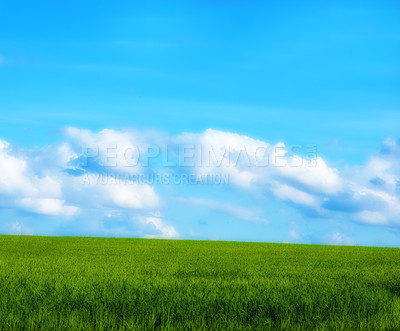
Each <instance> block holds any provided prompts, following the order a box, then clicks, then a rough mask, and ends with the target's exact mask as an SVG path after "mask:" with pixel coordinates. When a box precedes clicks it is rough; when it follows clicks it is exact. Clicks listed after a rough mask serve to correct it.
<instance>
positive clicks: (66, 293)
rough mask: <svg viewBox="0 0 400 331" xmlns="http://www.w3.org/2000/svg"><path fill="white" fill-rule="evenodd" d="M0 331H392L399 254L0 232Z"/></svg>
mask: <svg viewBox="0 0 400 331" xmlns="http://www.w3.org/2000/svg"><path fill="white" fill-rule="evenodd" d="M0 329H1V330H20V329H28V330H29V329H30V330H38V329H52V330H55V329H57V330H66V329H68V330H70V329H82V330H83V329H85V330H117V329H122V330H124V329H127V330H130V329H134V330H152V329H163V330H164V329H167V330H168V329H177V330H191V329H204V330H237V329H247V330H251V329H260V330H265V329H289V330H291V329H293V330H300V329H301V330H303V329H308V330H309V329H315V330H332V329H334V330H355V329H371V330H400V249H394V248H367V247H340V246H311V245H288V244H262V243H243V242H213V241H208V242H207V241H179V240H150V239H108V238H107V239H106V238H104V239H102V238H66V237H64V238H54V237H28V236H0Z"/></svg>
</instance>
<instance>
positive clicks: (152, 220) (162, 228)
mask: <svg viewBox="0 0 400 331" xmlns="http://www.w3.org/2000/svg"><path fill="white" fill-rule="evenodd" d="M142 222H143V223H144V224H145V225H146V230H147V231H146V232H145V235H144V237H145V238H164V239H177V238H179V234H178V232H177V231H176V230H175V228H174V227H173V226H171V225H166V224H164V222H163V220H162V219H161V218H160V217H154V216H151V217H145V218H143V219H142ZM149 232H150V233H149ZM151 232H152V233H151Z"/></svg>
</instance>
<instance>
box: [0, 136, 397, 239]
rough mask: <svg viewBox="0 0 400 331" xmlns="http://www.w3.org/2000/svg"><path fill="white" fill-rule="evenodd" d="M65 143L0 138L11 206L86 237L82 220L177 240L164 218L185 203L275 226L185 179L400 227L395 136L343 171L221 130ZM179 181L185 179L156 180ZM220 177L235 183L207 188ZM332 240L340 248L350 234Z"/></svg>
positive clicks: (312, 212) (310, 149) (301, 149)
mask: <svg viewBox="0 0 400 331" xmlns="http://www.w3.org/2000/svg"><path fill="white" fill-rule="evenodd" d="M64 137H65V138H64V141H63V142H62V143H60V144H55V145H52V146H47V147H43V148H35V149H30V150H23V149H18V146H10V144H9V143H8V142H6V141H0V201H1V202H0V204H1V207H2V209H3V210H8V211H12V212H13V213H15V215H17V216H16V217H23V218H24V219H27V218H28V219H29V217H31V218H32V217H35V215H39V216H40V217H44V218H45V220H46V222H62V224H63V227H66V226H68V225H65V224H68V222H70V223H71V224H72V223H73V224H75V225H74V226H75V229H76V231H77V233H78V234H79V226H78V225H76V222H77V220H79V224H80V225H81V226H82V228H87V229H88V230H87V231H89V234H90V231H91V230H90V229H96V230H93V231H94V232H93V233H94V234H97V235H98V234H104V235H117V236H140V237H151V238H156V237H161V238H178V237H181V236H180V234H179V233H178V232H179V229H177V228H176V225H175V224H173V223H174V221H173V220H170V219H165V218H164V217H163V213H164V210H165V209H167V208H168V207H169V206H168V204H171V203H172V204H173V203H174V201H178V200H179V201H180V203H184V204H187V205H192V206H195V207H196V208H203V209H210V210H214V211H218V212H220V213H224V214H226V215H230V217H234V218H236V219H238V220H241V221H243V222H247V221H252V222H260V223H264V224H265V226H268V223H269V222H270V217H269V215H262V214H259V213H258V212H255V211H253V210H251V209H250V208H248V207H246V206H245V205H240V204H239V205H238V204H235V203H232V202H230V201H226V200H224V197H222V198H221V197H220V198H216V199H214V198H209V197H207V196H206V197H205V198H204V197H199V196H196V193H195V191H194V190H190V187H189V186H190V185H189V184H188V182H187V181H183V180H181V181H179V179H182V178H186V179H187V178H191V179H194V180H195V182H196V183H199V184H201V185H203V187H205V188H206V190H208V191H207V192H210V193H209V196H210V197H212V196H213V191H214V190H215V186H216V185H225V186H227V187H230V188H232V189H234V190H236V191H238V192H241V194H243V196H254V195H265V196H272V197H273V198H274V199H276V200H277V201H280V202H282V203H284V204H287V205H288V206H290V208H294V209H295V210H297V211H298V212H299V213H301V214H302V215H304V217H305V218H307V217H314V218H320V219H321V220H322V221H323V220H324V219H332V218H335V217H336V216H337V215H345V217H346V218H348V220H349V222H358V223H363V224H370V225H371V224H373V225H375V226H391V227H398V226H400V218H399V215H400V200H399V197H400V162H399V161H400V145H399V143H398V142H396V141H395V140H393V139H388V140H386V141H385V142H384V143H383V146H382V149H381V151H380V152H379V153H376V154H375V155H373V156H371V158H370V160H369V161H368V162H367V163H366V164H363V165H359V166H353V167H350V166H349V167H344V168H343V169H335V168H333V167H331V166H329V162H328V161H327V160H324V159H323V158H321V157H320V156H318V155H317V153H316V149H315V146H296V147H295V148H293V147H292V148H288V147H287V146H286V145H285V144H284V143H283V142H278V143H275V144H270V143H269V142H265V141H261V140H258V139H254V138H251V137H247V136H244V135H239V134H236V133H232V132H224V131H218V130H213V129H208V130H206V131H204V132H202V133H182V134H180V135H178V136H173V137H171V136H165V135H163V134H160V133H152V134H149V133H143V132H138V131H135V130H121V131H116V130H110V129H104V130H102V131H99V132H92V131H90V130H82V129H78V128H66V129H65V130H64ZM171 176H175V177H174V178H178V180H177V181H176V180H175V181H174V182H164V183H163V181H154V178H156V177H157V178H170V177H171ZM184 176H186V177H184ZM217 176H219V177H218V178H227V179H228V180H227V181H226V182H224V183H220V182H219V183H216V182H215V181H214V182H213V181H211V182H207V183H205V182H204V179H205V178H214V179H215V178H217ZM139 178H140V179H141V180H138V179H139ZM143 179H144V180H143ZM151 179H153V180H151ZM174 185H175V186H180V187H182V186H188V187H189V188H188V190H187V191H186V193H185V194H186V195H185V196H184V197H182V196H181V195H179V194H177V196H175V197H174V194H176V191H174V189H173V188H172V189H170V190H169V191H168V192H169V193H166V189H165V186H167V187H171V186H174ZM163 186H164V187H163ZM206 195H207V194H206ZM171 197H172V198H175V200H174V199H171ZM18 215H19V216H18ZM21 215H22V216H21ZM89 219H90V220H89ZM88 224H90V226H87V225H88ZM9 228H10V229H11V230H10V232H13V231H14V230H15V231H14V232H18V231H19V232H21V231H22V230H21V229H22V228H23V224H22V223H21V220H19V219H18V220H16V221H15V222H11V223H9ZM28 228H29V232H35V229H33V230H32V229H31V228H30V227H29V226H28ZM3 229H4V227H3ZM12 229H14V230H12ZM16 230H18V231H16ZM3 231H4V230H3ZM39 232H40V231H39ZM332 238H333V239H334V240H333V239H332V240H333V241H336V242H340V240H338V238H341V235H339V234H337V233H335V235H334V236H333V237H332ZM346 240H347V239H346ZM342 241H343V240H342ZM348 241H350V239H349V240H348Z"/></svg>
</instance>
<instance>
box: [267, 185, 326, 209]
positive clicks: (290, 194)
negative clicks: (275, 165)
mask: <svg viewBox="0 0 400 331" xmlns="http://www.w3.org/2000/svg"><path fill="white" fill-rule="evenodd" d="M271 191H272V193H274V194H275V196H277V197H278V198H279V199H282V200H289V201H291V202H294V203H297V204H300V205H305V206H309V207H317V206H318V203H317V199H316V197H314V196H312V195H311V194H309V193H306V192H303V191H300V190H297V189H295V188H293V187H291V186H288V185H284V184H283V185H281V184H279V183H277V184H276V186H273V187H272V188H271Z"/></svg>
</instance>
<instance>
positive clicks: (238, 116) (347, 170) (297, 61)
mask: <svg viewBox="0 0 400 331" xmlns="http://www.w3.org/2000/svg"><path fill="white" fill-rule="evenodd" d="M399 15H400V5H399V4H398V2H396V1H357V2H356V1H354V2H351V3H350V2H345V1H320V2H317V1H304V2H301V3H300V2H297V1H283V2H282V1H281V2H278V1H276V2H273V1H271V2H261V1H260V2H258V1H174V2H165V1H163V2H162V1H160V2H156V1H121V2H118V4H116V3H112V2H106V1H65V2H60V1H7V0H5V1H1V2H0V140H1V142H2V143H1V145H0V146H2V147H1V149H0V151H1V153H0V162H1V163H0V208H1V209H0V214H1V220H2V221H0V232H2V233H33V234H51V235H96V236H97V235H98V236H134V237H149V236H150V237H165V238H167V237H177V238H186V239H221V240H254V241H273V242H301V243H326V244H359V245H386V246H400V239H399V238H400V237H399V234H400V233H399V232H400V231H399V227H400V202H399V199H400V193H399V192H400V184H399V183H400V169H399V163H400V162H399V161H400V152H399V151H400V147H399V142H398V139H399V138H400V133H399V131H400V93H399V91H400V62H399V59H400V21H399V20H398V17H399ZM280 143H283V144H284V145H285V146H286V150H287V153H286V154H285V155H284V160H285V162H286V163H287V165H286V167H284V169H281V168H280V167H274V166H273V165H270V166H268V167H262V169H261V170H260V169H259V168H260V167H255V166H254V162H253V163H251V164H250V165H246V164H244V163H243V160H241V161H240V160H239V161H238V162H236V163H234V164H233V163H229V162H228V163H226V164H224V165H223V166H218V167H215V166H213V167H208V168H206V169H203V168H204V167H201V165H200V164H199V162H200V161H199V159H198V155H197V154H196V156H195V161H196V162H195V163H194V165H190V166H188V165H183V166H182V165H177V166H173V167H171V166H167V165H166V164H165V160H164V159H163V156H165V155H166V154H168V153H167V151H166V146H168V148H169V149H170V150H172V151H173V153H172V154H171V157H172V158H176V159H179V157H181V155H180V154H181V146H183V145H185V144H186V145H191V146H196V148H195V150H196V151H198V147H199V146H201V147H202V148H205V149H206V150H210V149H213V148H214V147H216V146H218V148H219V151H221V150H223V149H226V148H228V149H229V150H231V149H232V148H233V150H234V151H233V152H232V151H231V152H232V155H236V154H237V153H239V154H240V151H246V152H247V151H248V150H253V151H254V150H255V149H257V148H260V147H262V146H264V147H265V146H266V145H265V144H267V145H268V146H269V147H268V150H269V153H272V154H274V153H275V152H276V148H277V146H278V149H279V148H280V147H279V146H281V145H279V144H280ZM112 146H117V151H116V153H117V154H118V158H117V159H116V161H117V162H116V165H115V166H109V165H105V164H104V161H105V159H104V157H103V156H104V155H103V154H104V153H105V152H106V151H107V148H110V147H112ZM148 146H153V147H157V148H158V149H159V151H160V155H159V157H157V158H154V160H152V162H151V163H152V165H151V166H150V167H146V166H143V164H142V165H139V166H138V167H137V168H134V169H133V168H132V167H128V168H127V169H125V168H124V164H123V163H124V161H126V159H125V160H122V159H120V158H119V157H120V156H121V155H122V154H123V153H122V151H123V150H124V148H125V151H126V148H128V149H129V148H131V147H135V148H136V147H137V148H139V149H140V151H141V153H142V155H143V156H146V155H147V156H148V152H149V151H148ZM307 146H316V151H317V156H318V157H319V159H318V160H317V161H318V162H317V165H315V166H303V167H294V166H293V162H294V161H293V160H294V157H302V158H303V159H302V160H303V161H306V159H307V155H306V154H307ZM88 147H94V148H96V149H97V150H96V151H97V152H96V155H94V154H91V155H88V153H86V154H85V151H86V152H87V148H88ZM120 152H121V153H120ZM235 153H236V154H235ZM272 154H271V155H272ZM274 155H275V154H274ZM253 156H254V155H253ZM250 157H251V155H250ZM144 158H145V157H144ZM82 160H86V161H87V160H89V161H90V162H87V163H86V165H85V164H83V163H82ZM253 161H254V160H253ZM288 164H291V166H288ZM303 165H304V163H303ZM204 171H207V172H208V174H211V175H212V176H216V175H218V176H220V175H222V176H227V177H229V183H228V184H224V185H215V183H214V184H205V183H201V184H195V185H193V184H188V183H184V179H183V178H184V177H183V176H184V175H185V176H186V175H193V176H200V175H201V174H202V173H204ZM138 173H142V174H145V175H146V176H147V177H146V182H145V183H135V179H133V178H132V176H133V174H138ZM160 173H164V174H165V173H167V174H168V176H169V178H170V179H171V178H173V176H177V178H179V180H180V182H179V183H175V184H174V183H170V184H168V185H163V184H157V183H152V182H151V180H150V179H152V178H154V174H160ZM121 175H124V176H128V177H125V179H124V180H122V181H121V182H118V181H115V182H113V180H114V179H113V178H115V177H118V176H121ZM85 176H86V177H85ZM93 176H101V177H102V178H103V177H106V179H104V178H103V179H104V184H101V183H100V184H99V183H96V184H93V183H91V184H88V178H89V179H93V178H94V177H93ZM129 176H131V177H129Z"/></svg>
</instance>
